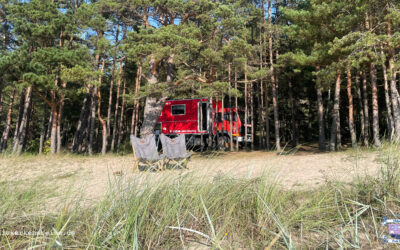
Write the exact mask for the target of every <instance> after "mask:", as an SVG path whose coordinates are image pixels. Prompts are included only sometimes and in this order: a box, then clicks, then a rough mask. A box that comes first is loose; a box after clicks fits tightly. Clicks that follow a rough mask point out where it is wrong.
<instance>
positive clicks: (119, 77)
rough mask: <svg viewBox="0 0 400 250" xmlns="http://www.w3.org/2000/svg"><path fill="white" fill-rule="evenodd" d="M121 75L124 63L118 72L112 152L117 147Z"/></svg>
mask: <svg viewBox="0 0 400 250" xmlns="http://www.w3.org/2000/svg"><path fill="white" fill-rule="evenodd" d="M121 77H122V64H120V65H119V72H118V82H117V96H116V99H115V110H114V124H113V134H112V139H111V152H114V149H115V139H116V135H117V131H118V127H117V125H118V124H117V117H118V109H119V92H120V88H121Z"/></svg>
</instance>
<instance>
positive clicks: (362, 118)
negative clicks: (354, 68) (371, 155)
mask: <svg viewBox="0 0 400 250" xmlns="http://www.w3.org/2000/svg"><path fill="white" fill-rule="evenodd" d="M356 92H357V99H358V109H359V112H360V128H361V133H360V137H362V138H363V139H364V134H365V121H364V109H363V105H362V101H363V100H362V96H361V90H360V77H359V75H357V76H356Z"/></svg>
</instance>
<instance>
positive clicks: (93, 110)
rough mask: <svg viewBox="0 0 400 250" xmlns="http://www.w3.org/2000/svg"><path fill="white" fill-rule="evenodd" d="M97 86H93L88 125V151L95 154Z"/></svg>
mask: <svg viewBox="0 0 400 250" xmlns="http://www.w3.org/2000/svg"><path fill="white" fill-rule="evenodd" d="M96 93H97V88H96V87H92V88H91V104H90V116H89V118H90V119H89V125H90V126H89V127H88V130H89V131H88V137H89V143H88V153H89V155H93V144H94V132H95V131H94V130H95V122H96V106H97V95H96Z"/></svg>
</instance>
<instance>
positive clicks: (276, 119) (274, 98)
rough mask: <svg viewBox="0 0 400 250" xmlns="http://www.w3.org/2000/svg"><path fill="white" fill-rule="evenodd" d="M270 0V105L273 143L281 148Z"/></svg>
mask: <svg viewBox="0 0 400 250" xmlns="http://www.w3.org/2000/svg"><path fill="white" fill-rule="evenodd" d="M271 9H272V1H271V0H269V1H268V29H269V30H268V34H269V37H268V46H269V64H270V74H271V88H272V105H273V108H274V124H275V145H276V150H278V151H280V150H281V143H280V135H279V114H278V99H277V98H278V97H277V93H276V87H277V86H276V84H275V72H274V59H273V58H274V51H273V48H272V46H273V44H272V35H273V33H272V32H273V31H272V11H271Z"/></svg>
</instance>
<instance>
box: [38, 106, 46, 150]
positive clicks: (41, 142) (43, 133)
mask: <svg viewBox="0 0 400 250" xmlns="http://www.w3.org/2000/svg"><path fill="white" fill-rule="evenodd" d="M46 111H47V105H46V104H44V105H43V118H42V128H41V130H40V139H39V154H42V153H43V146H44V142H45V141H46V119H47V112H46Z"/></svg>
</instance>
